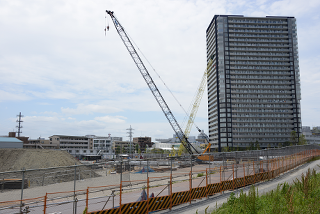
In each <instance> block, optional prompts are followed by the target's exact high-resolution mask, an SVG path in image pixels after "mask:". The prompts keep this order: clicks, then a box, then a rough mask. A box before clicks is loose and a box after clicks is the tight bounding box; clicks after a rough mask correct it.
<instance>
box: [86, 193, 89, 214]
mask: <svg viewBox="0 0 320 214" xmlns="http://www.w3.org/2000/svg"><path fill="white" fill-rule="evenodd" d="M86 207H87V210H86V214H87V213H88V209H89V187H88V188H87V194H86Z"/></svg>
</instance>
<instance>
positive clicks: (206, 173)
mask: <svg viewBox="0 0 320 214" xmlns="http://www.w3.org/2000/svg"><path fill="white" fill-rule="evenodd" d="M209 159H210V156H209ZM209 172H210V169H209ZM206 195H207V198H208V169H206Z"/></svg>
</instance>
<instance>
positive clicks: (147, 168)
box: [136, 166, 154, 173]
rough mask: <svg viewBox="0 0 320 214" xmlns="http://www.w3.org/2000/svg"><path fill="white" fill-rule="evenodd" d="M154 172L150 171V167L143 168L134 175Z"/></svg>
mask: <svg viewBox="0 0 320 214" xmlns="http://www.w3.org/2000/svg"><path fill="white" fill-rule="evenodd" d="M147 171H148V172H154V170H153V169H151V168H150V167H146V166H144V167H143V168H142V169H141V170H140V171H138V172H136V173H145V172H147Z"/></svg>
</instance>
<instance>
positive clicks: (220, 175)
mask: <svg viewBox="0 0 320 214" xmlns="http://www.w3.org/2000/svg"><path fill="white" fill-rule="evenodd" d="M220 194H222V182H221V166H220Z"/></svg>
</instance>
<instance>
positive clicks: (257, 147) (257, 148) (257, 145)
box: [254, 140, 260, 150]
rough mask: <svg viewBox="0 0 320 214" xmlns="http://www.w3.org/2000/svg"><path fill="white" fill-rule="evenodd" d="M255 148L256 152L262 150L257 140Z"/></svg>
mask: <svg viewBox="0 0 320 214" xmlns="http://www.w3.org/2000/svg"><path fill="white" fill-rule="evenodd" d="M254 147H255V149H256V150H260V144H259V141H258V140H256V142H255V145H254Z"/></svg>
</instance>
